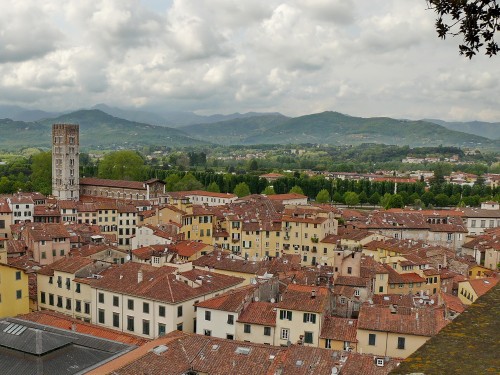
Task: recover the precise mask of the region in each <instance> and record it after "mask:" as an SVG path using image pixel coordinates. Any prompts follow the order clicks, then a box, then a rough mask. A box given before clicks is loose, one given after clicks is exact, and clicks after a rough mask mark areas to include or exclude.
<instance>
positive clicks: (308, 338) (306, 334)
mask: <svg viewBox="0 0 500 375" xmlns="http://www.w3.org/2000/svg"><path fill="white" fill-rule="evenodd" d="M304 343H306V344H312V343H313V333H312V332H304Z"/></svg>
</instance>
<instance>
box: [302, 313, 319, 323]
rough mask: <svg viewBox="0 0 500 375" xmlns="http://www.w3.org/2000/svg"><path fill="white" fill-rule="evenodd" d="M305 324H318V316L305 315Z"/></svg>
mask: <svg viewBox="0 0 500 375" xmlns="http://www.w3.org/2000/svg"><path fill="white" fill-rule="evenodd" d="M303 321H304V323H313V324H316V314H313V313H304V319H303Z"/></svg>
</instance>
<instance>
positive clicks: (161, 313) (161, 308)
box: [158, 306, 165, 317]
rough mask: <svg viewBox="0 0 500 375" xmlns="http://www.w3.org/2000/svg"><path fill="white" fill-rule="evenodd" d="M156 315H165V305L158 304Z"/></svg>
mask: <svg viewBox="0 0 500 375" xmlns="http://www.w3.org/2000/svg"><path fill="white" fill-rule="evenodd" d="M158 315H159V316H161V317H165V306H158Z"/></svg>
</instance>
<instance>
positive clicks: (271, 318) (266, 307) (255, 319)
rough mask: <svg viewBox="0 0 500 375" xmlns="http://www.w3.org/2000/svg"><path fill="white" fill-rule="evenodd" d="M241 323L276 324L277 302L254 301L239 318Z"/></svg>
mask: <svg viewBox="0 0 500 375" xmlns="http://www.w3.org/2000/svg"><path fill="white" fill-rule="evenodd" d="M238 322H240V323H249V324H259V325H263V326H275V325H276V304H275V303H271V302H252V303H250V304H249V305H248V306H247V307H246V308H245V310H244V311H243V313H241V315H240V317H239V318H238Z"/></svg>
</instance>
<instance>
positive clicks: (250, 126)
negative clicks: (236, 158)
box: [181, 114, 289, 145]
mask: <svg viewBox="0 0 500 375" xmlns="http://www.w3.org/2000/svg"><path fill="white" fill-rule="evenodd" d="M288 119H289V117H286V116H283V115H281V114H270V115H260V116H255V117H247V118H236V119H233V120H226V121H220V122H215V123H211V124H196V125H188V126H184V127H182V128H181V129H182V130H183V131H184V132H186V133H187V134H189V135H190V136H191V137H193V138H198V139H204V140H207V141H209V142H213V143H218V144H222V145H234V144H243V143H246V139H247V138H249V137H253V136H258V135H260V134H262V133H263V132H265V131H268V130H271V129H274V128H275V127H276V126H278V125H281V124H283V123H284V122H285V121H287V120H288Z"/></svg>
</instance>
